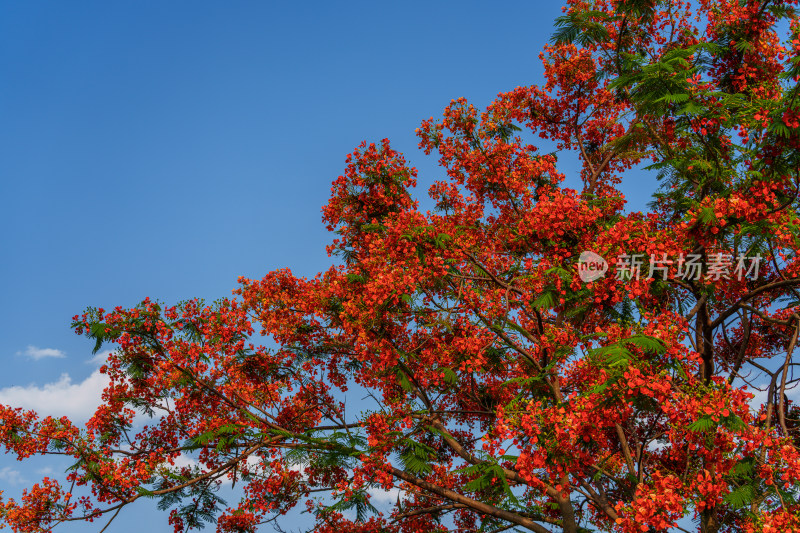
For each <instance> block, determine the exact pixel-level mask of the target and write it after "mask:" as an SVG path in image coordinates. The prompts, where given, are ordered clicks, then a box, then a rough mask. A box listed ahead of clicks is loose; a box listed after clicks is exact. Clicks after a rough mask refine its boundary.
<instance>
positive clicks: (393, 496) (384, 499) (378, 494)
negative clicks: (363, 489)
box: [367, 487, 405, 504]
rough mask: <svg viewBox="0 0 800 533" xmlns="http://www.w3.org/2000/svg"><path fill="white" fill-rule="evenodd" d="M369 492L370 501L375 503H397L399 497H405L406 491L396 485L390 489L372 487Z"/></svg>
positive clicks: (401, 498)
mask: <svg viewBox="0 0 800 533" xmlns="http://www.w3.org/2000/svg"><path fill="white" fill-rule="evenodd" d="M367 493H368V494H369V495H370V501H372V503H373V504H380V503H383V504H394V503H397V500H398V499H400V500H403V499H405V492H404V491H402V490H400V489H398V488H396V487H395V488H391V489H389V490H383V489H381V488H378V487H372V488H370V489H369V490H368V491H367Z"/></svg>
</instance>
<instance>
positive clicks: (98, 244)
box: [0, 0, 649, 531]
mask: <svg viewBox="0 0 800 533" xmlns="http://www.w3.org/2000/svg"><path fill="white" fill-rule="evenodd" d="M559 14H560V4H559V3H557V2H549V1H530V0H528V1H499V2H492V3H491V5H490V4H488V3H477V2H465V1H459V2H449V1H448V2H430V1H427V2H413V1H411V2H402V3H396V4H395V5H389V4H386V3H380V2H368V3H367V2H350V3H347V4H344V3H338V2H324V3H323V2H319V3H302V4H301V3H295V4H289V3H267V2H255V1H235V2H224V3H223V2H210V1H199V0H198V1H194V2H153V1H150V2H100V1H84V2H80V3H74V2H53V1H51V2H23V1H9V2H4V3H3V4H2V6H0V72H2V73H3V75H2V79H3V81H2V83H0V176H2V179H0V201H2V209H1V210H0V224H1V226H0V227H2V231H0V249H1V250H2V261H1V262H0V280H2V281H0V284H1V285H0V291H1V292H0V294H2V300H3V303H4V305H3V306H2V307H0V332H2V334H1V335H0V354H2V357H3V363H4V371H3V372H2V373H0V401H15V400H18V401H19V402H21V403H26V404H27V405H29V406H33V407H38V408H40V409H42V410H43V411H45V412H48V411H49V412H51V413H53V414H57V413H59V412H64V411H66V414H72V415H75V416H77V417H78V418H80V417H81V416H84V415H85V413H87V412H88V411H87V409H89V408H90V407H91V405H93V404H92V402H93V401H96V397H97V394H98V391H99V388H100V387H101V386H102V380H101V379H100V378H99V376H98V375H97V374H96V372H95V369H96V367H97V364H96V363H92V362H89V360H90V359H91V348H92V345H91V343H90V342H89V341H88V340H87V339H85V338H82V337H78V336H77V335H75V334H74V333H73V332H72V331H71V330H70V327H69V324H70V319H71V317H72V316H73V315H75V314H78V313H80V312H82V311H83V309H85V308H86V307H87V306H90V305H91V306H98V307H106V308H111V307H114V306H116V305H122V306H132V305H135V304H136V303H137V302H138V301H140V300H141V299H143V298H144V297H147V296H149V297H151V298H156V299H159V300H162V301H165V302H168V303H175V302H177V301H179V300H182V299H187V298H192V297H203V298H206V299H207V300H209V301H210V300H214V299H216V298H219V297H223V296H228V295H230V291H231V290H232V289H233V288H235V286H236V279H237V277H238V276H240V275H244V276H247V277H260V276H262V275H263V274H265V273H266V272H268V271H270V270H274V269H276V268H282V267H286V266H289V267H291V268H292V269H293V270H294V271H295V273H298V274H302V275H313V274H315V273H316V272H318V271H320V270H323V269H325V268H326V267H327V266H328V265H330V263H331V259H330V258H328V257H327V255H326V253H325V250H324V248H325V245H326V244H328V243H329V242H330V240H331V236H330V235H329V234H327V232H326V231H325V229H324V227H323V225H322V223H321V219H320V208H321V206H322V205H323V204H324V203H325V202H326V201H327V197H328V194H329V191H330V183H331V181H333V180H334V179H335V178H336V176H337V175H339V174H340V173H341V171H342V170H343V168H344V159H345V156H346V154H347V153H349V152H350V151H352V149H353V148H354V147H355V146H357V145H358V144H359V143H360V142H361V140H363V139H366V140H368V141H377V140H379V139H381V138H384V137H388V138H390V139H391V140H392V143H393V146H394V147H395V148H396V149H400V150H401V151H403V152H405V153H406V155H407V157H408V159H409V161H410V163H411V164H412V165H414V166H417V167H418V168H419V169H420V187H419V188H418V193H419V194H420V196H424V195H425V191H426V190H427V184H429V183H430V182H431V181H432V180H433V179H438V178H442V177H443V172H441V171H440V170H437V168H436V165H435V159H434V158H426V157H425V156H424V155H423V154H422V153H421V152H420V151H419V150H418V149H417V148H416V144H417V139H416V137H415V136H414V129H415V128H416V127H417V126H418V125H419V123H420V121H421V120H423V119H425V118H428V117H430V116H439V115H440V114H441V111H442V109H443V108H444V106H445V105H447V103H448V102H449V101H450V100H451V99H452V98H457V97H460V96H465V97H467V98H468V99H469V100H470V101H471V102H473V103H475V104H476V105H478V106H480V107H484V106H485V105H486V104H487V103H489V102H490V100H491V99H492V98H493V97H494V96H495V95H496V94H497V93H498V92H501V91H507V90H510V89H513V88H514V87H516V86H519V85H529V84H532V83H541V82H542V81H543V77H542V68H541V64H540V60H539V59H538V53H539V51H540V50H541V47H542V45H543V44H545V42H546V41H547V40H548V39H549V36H550V34H551V32H552V21H553V20H554V19H555V17H557V16H558V15H559ZM632 185H634V190H635V191H636V190H639V191H643V196H642V198H645V196H646V193H647V192H649V189H648V190H647V191H645V190H644V189H642V187H641V186H638V189H637V186H636V184H632ZM423 205H425V204H423ZM0 460H2V462H0V487H5V488H6V490H7V496H8V495H13V494H14V493H15V492H17V491H18V490H19V489H20V488H21V487H22V485H23V484H25V483H24V480H27V481H34V480H37V479H39V478H40V477H41V472H37V469H44V470H42V471H47V469H48V468H50V469H52V468H54V467H53V466H52V465H50V463H47V462H46V461H45V462H41V463H37V464H36V465H34V466H28V465H26V464H19V463H15V462H13V461H9V460H8V459H6V458H0ZM148 513H149V512H148ZM148 513H144V514H142V515H141V517H138V518H137V523H136V526H141V525H142V523H143V522H140V520H147V521H152V522H153V523H154V524H163V526H166V523H165V521H164V522H159V521H158V520H159V519H158V518H157V517H153V516H152V513H149V514H148ZM155 527H159V529H160V526H155ZM97 529H98V530H99V529H100V527H99V526H98V527H97ZM136 529H137V528H135V527H134V526H133V525H130V526H128V525H125V523H124V522H123V523H120V524H115V525H114V526H113V527H112V528H110V529H109V531H128V530H131V531H133V530H136Z"/></svg>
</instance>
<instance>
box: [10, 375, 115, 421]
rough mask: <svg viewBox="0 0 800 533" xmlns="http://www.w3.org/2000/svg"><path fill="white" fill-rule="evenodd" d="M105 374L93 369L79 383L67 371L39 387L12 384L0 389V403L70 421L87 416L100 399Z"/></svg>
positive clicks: (92, 412) (105, 382)
mask: <svg viewBox="0 0 800 533" xmlns="http://www.w3.org/2000/svg"><path fill="white" fill-rule="evenodd" d="M107 384H108V376H106V375H105V374H101V373H100V372H99V371H97V370H95V371H94V372H92V374H91V375H90V376H89V377H87V378H86V379H85V380H83V381H81V382H80V383H73V382H72V378H71V377H70V376H69V374H61V377H60V378H59V380H58V381H55V382H53V383H46V384H45V385H43V386H41V387H39V386H37V385H33V384H31V385H28V386H26V387H21V386H18V385H16V386H13V387H5V388H3V389H0V404H5V405H10V406H11V407H22V408H24V409H33V410H35V411H36V412H37V413H39V414H40V415H43V416H44V415H51V416H56V417H60V416H64V415H66V416H68V417H70V418H71V419H73V420H74V421H85V420H88V419H89V418H90V417H91V416H92V415H93V414H94V412H95V409H97V406H98V405H100V403H101V395H102V393H103V389H104V388H105V387H106V385H107Z"/></svg>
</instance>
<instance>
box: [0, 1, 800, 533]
mask: <svg viewBox="0 0 800 533" xmlns="http://www.w3.org/2000/svg"><path fill="white" fill-rule="evenodd" d="M796 3H797V1H796V0H757V1H756V0H698V1H696V2H691V3H690V2H688V1H682V0H660V1H653V0H627V1H623V0H595V1H593V2H588V1H580V0H571V1H570V2H569V5H568V7H567V8H566V10H565V13H564V16H563V17H561V18H560V19H559V20H558V22H557V30H556V34H555V35H554V37H553V40H552V44H551V45H548V46H547V47H546V48H545V51H544V53H543V55H542V58H543V61H544V65H545V72H546V77H547V83H546V85H544V86H543V87H537V86H531V87H522V88H517V89H515V90H513V91H511V92H508V93H504V94H500V95H499V96H498V98H497V99H496V100H495V101H494V102H493V103H492V104H491V105H490V106H489V107H488V108H487V109H486V110H485V111H483V112H480V111H478V110H477V109H475V108H474V107H472V106H471V105H469V104H468V103H467V102H466V101H465V100H464V99H459V100H455V101H453V102H451V104H450V105H449V106H448V107H447V108H446V109H445V111H444V116H443V117H442V118H441V119H440V120H438V121H435V120H433V119H431V120H428V121H425V122H424V123H423V124H422V126H421V128H420V129H419V130H418V131H417V133H418V136H419V138H420V147H421V148H422V149H424V151H425V152H426V153H427V154H430V153H432V152H436V153H437V154H438V155H439V161H440V164H441V166H442V167H443V168H444V169H445V170H446V172H447V175H448V180H447V181H442V182H436V183H435V184H434V185H433V186H432V187H431V189H430V196H431V197H432V198H433V199H434V200H435V202H436V207H437V209H436V210H435V212H434V213H430V212H429V213H423V212H420V211H419V209H418V204H417V202H416V201H415V200H414V199H413V196H412V194H411V189H412V187H413V186H414V185H415V177H416V171H415V170H414V169H413V168H410V167H408V166H407V165H406V161H405V159H404V158H403V156H402V155H401V154H399V153H397V152H395V151H394V150H392V149H391V148H390V146H389V142H388V141H386V140H384V141H383V142H382V143H380V144H377V145H376V144H366V143H364V144H362V145H361V146H360V147H359V148H357V149H356V150H355V151H354V152H353V153H352V154H351V155H350V156H348V159H347V168H346V170H345V173H344V175H342V176H340V177H339V178H338V179H337V180H336V181H335V182H334V184H333V188H332V196H331V199H330V201H329V203H328V204H327V205H326V206H325V207H324V208H323V219H324V221H325V223H326V224H327V225H328V228H329V229H330V230H332V231H335V232H336V233H337V238H336V240H335V241H334V244H333V245H331V246H330V247H329V253H331V254H338V255H339V256H340V257H341V260H340V262H339V264H338V265H337V266H333V267H331V268H330V269H329V270H327V271H326V272H324V273H321V274H319V275H318V276H316V277H315V278H313V279H304V278H298V277H295V276H293V275H292V274H291V272H290V271H289V270H279V271H276V272H271V273H269V274H267V275H266V276H265V277H264V278H263V279H260V280H250V279H241V280H240V288H239V289H238V290H237V291H235V293H236V296H235V297H234V298H231V299H226V300H223V301H220V302H218V303H216V304H215V305H213V306H205V305H204V304H202V303H201V302H198V301H190V302H185V303H183V304H180V305H178V306H175V307H163V306H161V305H158V304H156V303H154V302H152V301H150V300H145V301H144V302H142V304H140V305H139V306H137V307H135V308H133V309H122V308H117V309H115V310H114V311H113V312H105V311H103V310H102V309H97V310H90V311H88V312H87V313H86V314H84V315H83V316H81V317H75V322H74V326H75V328H76V330H77V332H78V333H85V334H87V335H88V336H89V337H91V338H92V339H94V340H95V341H96V343H97V345H96V347H97V348H98V349H99V347H100V346H101V345H102V344H103V343H112V344H113V345H114V347H115V349H114V351H113V353H112V354H111V355H110V356H109V359H108V364H107V365H106V366H104V367H103V371H104V372H105V373H106V374H107V375H108V377H109V378H110V384H109V385H108V387H107V389H106V390H105V393H104V395H103V402H104V403H103V405H101V406H100V407H99V408H98V410H97V412H96V414H95V415H94V416H93V417H92V418H91V420H89V422H88V423H87V424H86V427H85V428H84V427H81V428H79V427H77V426H76V425H74V424H73V423H72V422H70V421H69V420H68V419H66V418H61V419H53V418H44V419H40V418H39V417H37V415H36V414H35V413H33V412H29V411H23V410H21V409H15V408H14V407H11V406H0V421H1V422H2V426H1V427H0V442H2V444H3V445H4V446H5V448H6V449H7V450H8V451H9V452H11V453H13V454H16V455H17V457H19V458H20V459H24V458H27V457H29V456H32V455H37V454H62V455H67V456H71V457H73V458H74V459H75V461H76V462H75V464H74V466H73V467H72V468H71V469H70V470H69V471H68V474H67V475H66V480H65V481H62V482H59V481H57V480H54V479H49V478H45V479H44V480H43V481H42V482H40V483H38V484H36V485H34V486H33V487H31V488H30V489H29V490H28V491H26V492H25V493H24V495H23V496H22V498H21V500H20V501H15V500H8V501H5V502H2V507H0V509H1V510H2V511H0V512H1V513H2V515H0V516H2V519H3V520H4V522H5V523H6V524H8V525H9V526H11V528H12V529H14V530H15V531H44V530H49V529H50V528H51V527H52V526H54V525H57V524H59V523H61V522H64V521H69V520H96V519H101V518H103V519H104V520H107V519H109V518H111V519H113V516H116V513H117V512H118V511H119V510H120V509H121V508H122V507H124V506H127V505H130V504H133V503H134V502H136V501H137V500H139V499H145V498H155V499H157V500H158V502H159V506H160V508H162V509H164V510H167V509H170V514H169V521H170V523H171V524H173V525H174V527H175V530H176V531H180V530H184V529H190V528H193V527H197V526H199V525H202V523H203V522H204V521H212V522H214V523H216V527H217V529H218V530H219V531H231V532H232V531H254V530H255V529H257V528H258V525H259V524H262V523H264V522H266V521H269V520H271V519H273V518H275V517H280V516H281V515H282V514H284V513H286V511H287V510H289V509H291V508H292V507H294V506H297V505H298V504H299V505H300V506H301V507H302V506H303V505H305V506H306V507H307V509H308V511H310V512H311V513H312V514H313V516H315V519H316V527H315V530H316V531H321V532H325V531H353V532H379V531H381V532H425V531H448V530H458V531H478V530H480V531H503V530H529V531H535V532H537V533H545V532H551V531H563V532H565V533H566V532H569V533H577V532H580V531H588V530H604V531H620V532H626V533H633V532H657V531H666V530H673V529H671V528H674V530H681V531H686V530H687V528H694V529H698V530H699V531H702V532H717V531H750V532H760V531H764V532H787V531H800V518H798V516H800V503H798V498H799V497H800V453H798V446H800V411H799V410H798V409H797V407H795V405H794V404H793V403H792V402H791V401H790V399H789V398H790V397H791V395H792V388H793V385H794V384H795V383H796V382H797V380H798V379H800V378H796V377H794V376H795V374H794V372H793V368H794V367H795V366H797V364H798V363H795V362H794V361H793V351H794V348H795V344H796V342H797V337H798V330H799V328H800V315H798V311H799V310H800V309H799V308H800V293H798V289H799V288H800V262H799V261H798V257H797V250H798V245H799V243H798V238H799V237H800V219H799V218H798V215H797V211H796V210H797V207H798V188H799V187H800V171H798V169H799V168H800V159H799V158H798V148H800V129H799V128H800V101H797V95H798V89H797V82H798V79H800V37H799V36H798V32H800V23H799V22H798V19H797V16H796V15H795V12H794V10H793V4H796ZM695 9H696V10H695ZM693 10H694V11H693ZM779 30H780V31H782V32H783V33H785V35H784V34H783V33H779ZM536 135H538V136H539V137H541V138H544V139H547V140H548V141H549V142H551V143H555V144H556V147H557V150H558V151H557V153H552V154H545V153H541V152H540V151H539V150H538V149H537V147H536V146H534V144H531V143H532V142H535V139H536ZM557 154H558V155H560V156H562V157H563V156H564V154H572V155H573V156H575V157H577V159H578V161H579V170H578V171H579V173H580V179H581V181H582V184H583V185H582V187H581V189H580V190H573V189H569V188H565V187H563V186H562V181H563V179H564V175H563V174H561V173H559V171H558V167H557V157H556V155H557ZM644 165H647V168H648V169H651V170H652V171H653V172H658V176H659V179H660V182H661V188H660V191H659V192H658V193H657V194H655V196H654V198H653V203H652V204H651V211H649V212H647V213H640V212H636V213H626V212H625V211H624V210H623V206H624V203H625V200H624V196H623V195H622V193H621V191H620V190H619V187H618V186H619V184H620V178H621V176H622V174H623V173H624V172H626V171H630V170H631V169H633V168H634V167H641V166H644ZM637 172H641V170H639V171H637ZM258 332H260V333H261V335H262V336H266V337H268V338H269V339H271V341H274V342H266V344H270V346H272V347H270V348H267V347H264V346H259V345H257V344H258V342H259V339H260V337H259V336H258V335H257V334H258ZM754 393H758V394H754ZM350 396H355V397H356V399H359V398H362V397H363V396H367V397H368V399H367V400H365V401H364V402H361V403H360V404H358V407H357V408H353V406H352V404H353V401H351V402H350V403H349V404H346V403H345V399H347V398H349V397H350ZM137 412H140V413H144V414H145V415H149V417H150V418H149V419H148V422H147V424H146V425H145V426H144V428H141V429H140V428H139V427H138V426H134V423H135V421H134V416H135V415H136V413H137ZM182 456H183V457H184V460H183V461H182V463H181V464H187V463H188V464H190V465H191V466H183V467H178V466H175V461H176V459H178V458H180V457H182ZM185 457H190V458H192V461H187V460H185ZM223 480H230V482H232V483H234V484H235V486H237V487H239V486H241V487H242V488H243V491H244V498H243V499H242V501H241V503H239V504H238V505H236V506H233V507H227V504H226V503H224V502H222V501H221V499H220V497H219V495H218V492H217V491H218V488H219V486H220V484H221V482H222V481H223ZM87 488H88V489H91V490H87ZM375 488H383V489H392V488H395V489H399V490H400V491H401V492H400V493H399V494H401V496H399V497H398V498H397V503H396V505H395V506H394V508H393V509H392V510H391V512H390V513H388V514H386V513H383V514H382V513H377V512H375V511H376V510H375V509H374V508H373V507H372V505H371V504H370V501H369V497H370V490H374V489H375ZM104 515H105V516H104ZM682 519H683V520H682Z"/></svg>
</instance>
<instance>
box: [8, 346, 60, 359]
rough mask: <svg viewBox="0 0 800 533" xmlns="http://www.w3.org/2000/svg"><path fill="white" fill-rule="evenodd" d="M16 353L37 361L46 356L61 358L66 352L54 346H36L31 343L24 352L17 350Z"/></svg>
mask: <svg viewBox="0 0 800 533" xmlns="http://www.w3.org/2000/svg"><path fill="white" fill-rule="evenodd" d="M17 355H24V356H25V357H30V358H31V359H33V360H34V361H38V360H39V359H45V358H47V357H57V358H62V357H66V356H67V354H65V353H64V352H62V351H61V350H56V349H55V348H37V347H36V346H33V345H29V346H28V347H27V348H26V349H25V351H24V352H17Z"/></svg>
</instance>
